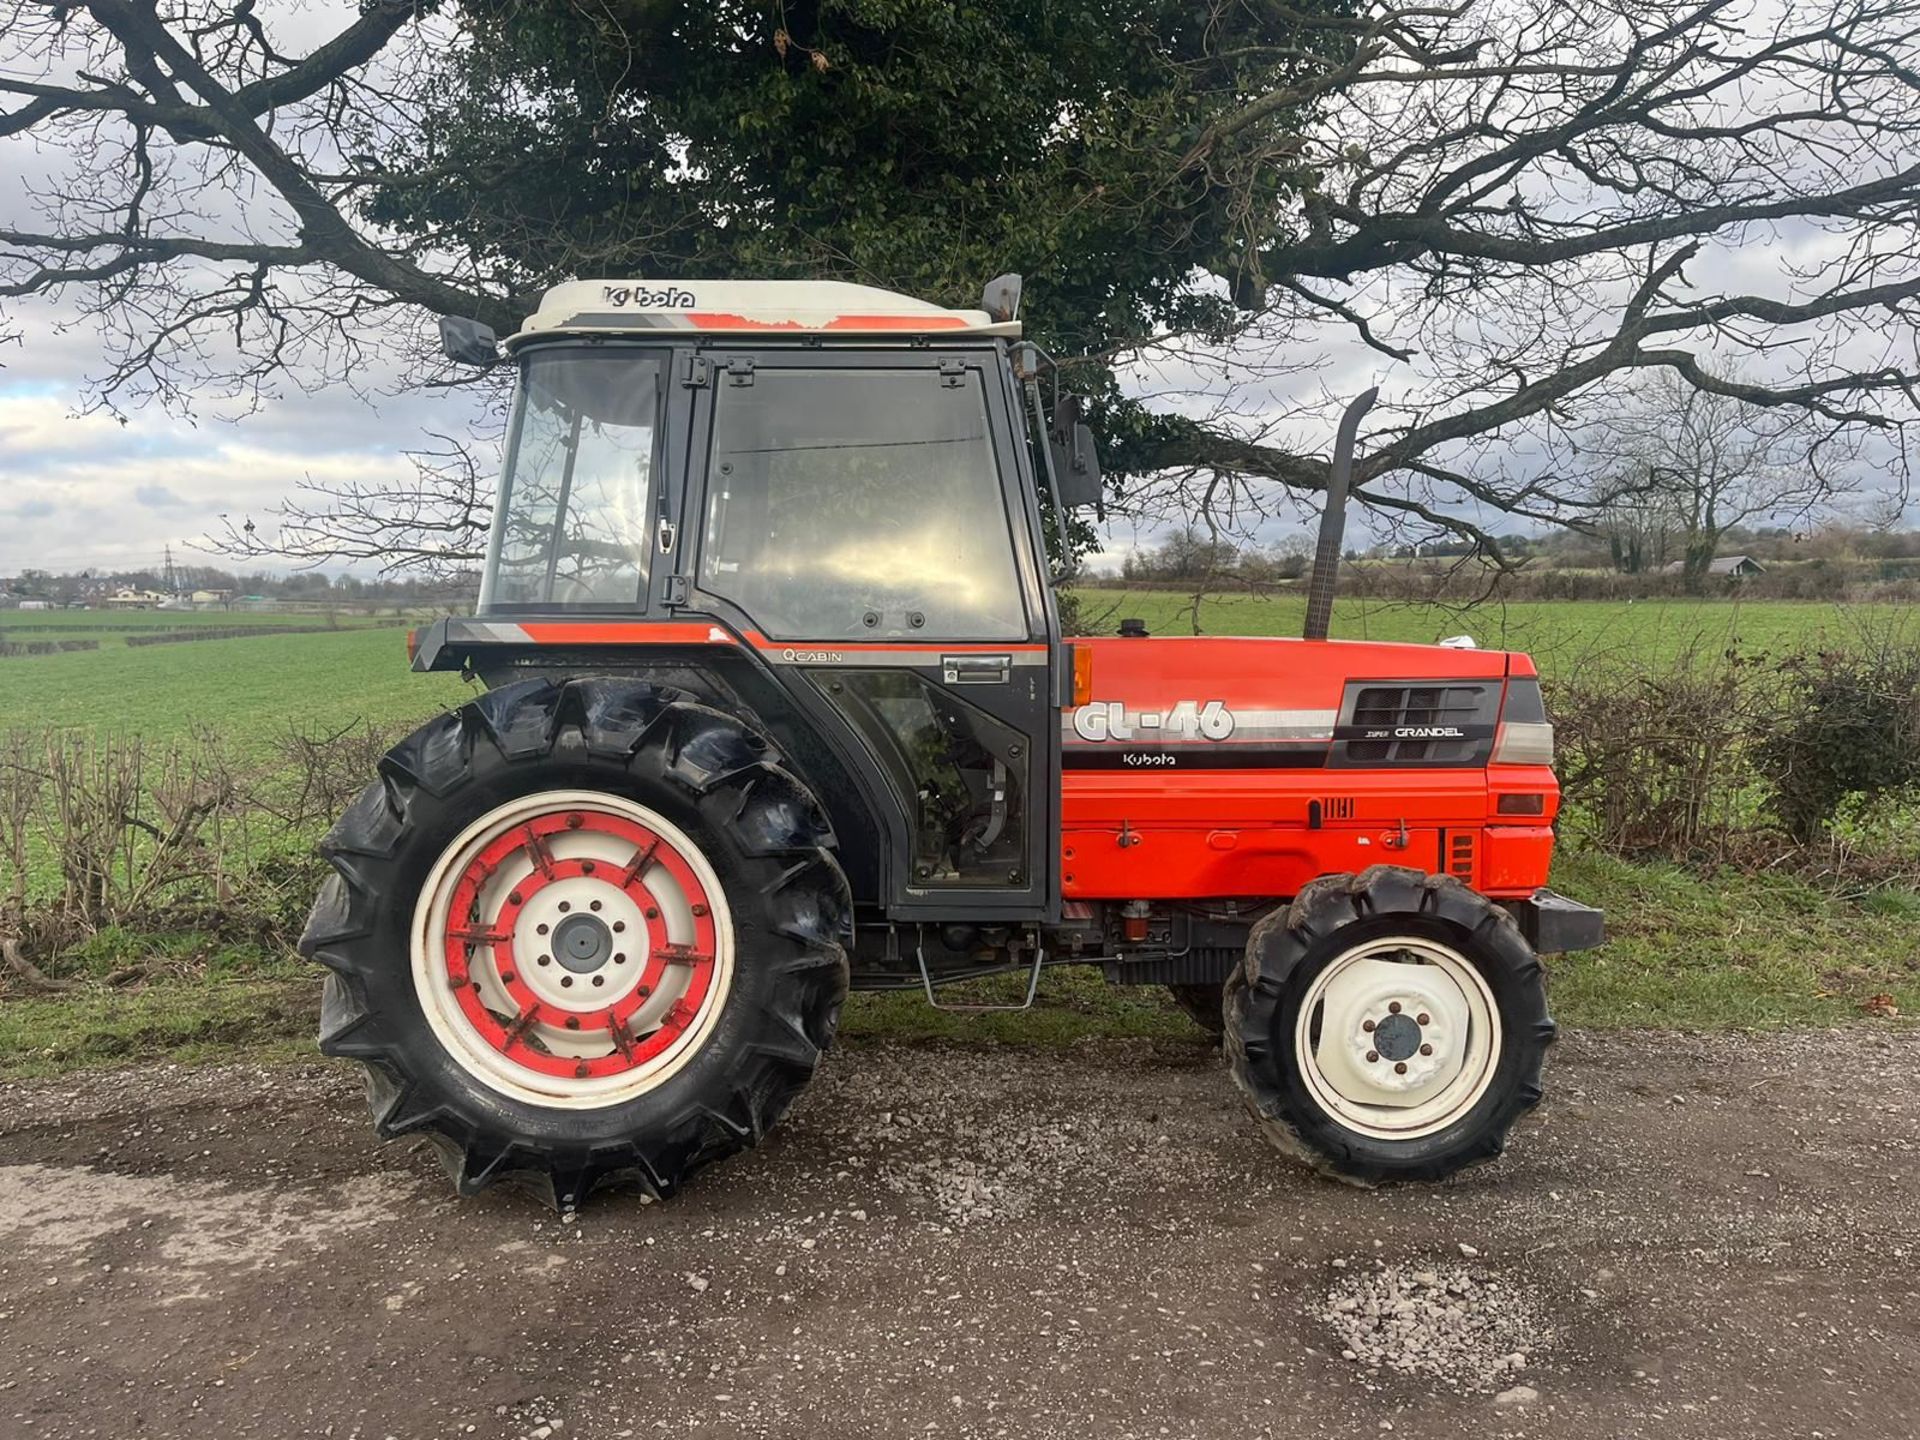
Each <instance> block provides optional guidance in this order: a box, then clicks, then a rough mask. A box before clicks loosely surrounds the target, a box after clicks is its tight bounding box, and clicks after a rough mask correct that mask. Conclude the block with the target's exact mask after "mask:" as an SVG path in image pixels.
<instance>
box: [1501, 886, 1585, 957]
mask: <svg viewBox="0 0 1920 1440" xmlns="http://www.w3.org/2000/svg"><path fill="white" fill-rule="evenodd" d="M1509 908H1510V909H1511V910H1512V912H1513V918H1514V919H1515V920H1517V921H1519V922H1520V933H1521V934H1523V935H1525V936H1526V937H1527V943H1528V944H1529V945H1531V946H1533V948H1534V949H1535V950H1537V951H1539V952H1540V953H1541V954H1543V955H1559V954H1563V953H1564V952H1566V951H1568V950H1591V949H1593V948H1594V947H1595V946H1596V945H1600V944H1603V943H1605V941H1606V938H1607V925H1606V915H1605V913H1604V912H1602V911H1600V910H1596V909H1595V908H1594V907H1593V906H1591V905H1582V904H1581V903H1580V902H1579V901H1578V900H1569V899H1568V898H1567V897H1566V896H1564V895H1561V894H1558V893H1557V892H1555V891H1552V890H1548V889H1546V888H1545V887H1542V888H1541V889H1538V890H1536V891H1534V892H1533V898H1532V899H1531V900H1518V901H1515V902H1514V903H1513V905H1512V906H1510V907H1509Z"/></svg>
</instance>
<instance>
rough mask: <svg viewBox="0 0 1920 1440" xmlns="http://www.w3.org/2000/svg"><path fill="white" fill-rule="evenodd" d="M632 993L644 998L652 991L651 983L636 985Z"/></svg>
mask: <svg viewBox="0 0 1920 1440" xmlns="http://www.w3.org/2000/svg"><path fill="white" fill-rule="evenodd" d="M633 993H634V994H636V995H638V996H639V997H640V998H641V999H642V1000H644V999H646V998H647V996H649V995H651V994H652V993H653V987H652V986H651V985H636V986H635V987H634V991H633Z"/></svg>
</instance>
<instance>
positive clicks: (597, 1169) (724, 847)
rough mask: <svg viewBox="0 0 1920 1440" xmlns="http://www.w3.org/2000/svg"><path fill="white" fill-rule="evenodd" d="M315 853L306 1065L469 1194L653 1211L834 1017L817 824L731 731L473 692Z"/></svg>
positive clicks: (526, 695)
mask: <svg viewBox="0 0 1920 1440" xmlns="http://www.w3.org/2000/svg"><path fill="white" fill-rule="evenodd" d="M381 770H382V776H381V780H380V781H379V783H377V784H375V785H373V786H372V787H370V788H369V789H368V790H367V791H366V793H364V794H363V795H362V796H361V797H360V799H359V801H357V802H356V803H355V805H354V806H353V808H352V809H351V810H349V811H348V813H347V814H346V816H344V817H343V818H342V819H341V821H340V823H339V824H338V825H337V826H335V827H334V830H333V831H332V833H331V834H330V835H329V836H328V837H327V840H326V841H325V842H324V844H323V847H322V848H323V852H324V853H325V854H326V856H327V858H328V859H329V860H330V861H331V862H332V863H333V866H334V868H335V871H336V872H337V873H336V874H335V875H334V876H333V877H332V879H331V880H330V881H329V882H328V885H327V887H326V888H325V890H323V892H322V893H321V896H320V898H319V900H318V901H317V902H316V903H315V906H314V912H313V916H312V918H311V919H310V920H309V922H308V929H307V934H306V936H305V938H304V939H303V941H302V949H303V950H304V951H305V952H306V953H307V954H310V955H312V956H313V957H314V958H316V959H318V960H319V961H321V963H323V964H325V965H326V966H328V967H329V969H330V970H331V971H332V973H331V974H330V975H329V976H328V980H327V988H326V995H325V1002H324V1008H323V1014H322V1023H321V1048H322V1049H323V1050H325V1051H326V1052H327V1053H328V1054H334V1055H346V1056H351V1057H353V1058H355V1059H358V1060H361V1061H362V1062H364V1063H365V1064H366V1066H367V1070H368V1093H369V1096H370V1098H371V1101H372V1106H373V1111H374V1118H375V1122H376V1124H377V1126H378V1128H379V1130H380V1132H381V1133H382V1134H383V1135H389V1136H391V1135H400V1134H407V1133H412V1132H422V1133H424V1134H426V1135H427V1136H428V1137H429V1138H430V1139H431V1140H432V1141H433V1142H434V1144H435V1146H436V1147H437V1148H438V1149H439V1150H440V1152H441V1154H442V1155H443V1156H444V1158H445V1159H446V1161H447V1164H448V1168H449V1170H450V1172H451V1173H452V1174H453V1176H454V1179H455V1181H456V1183H457V1184H458V1186H459V1188H460V1189H461V1190H462V1192H463V1193H470V1192H472V1191H474V1190H477V1189H479V1188H481V1187H483V1186H485V1185H487V1184H489V1183H491V1182H493V1181H495V1180H500V1179H513V1180H517V1181H520V1182H523V1183H526V1184H528V1185H529V1186H530V1187H531V1188H533V1189H534V1190H536V1191H537V1192H539V1193H540V1194H542V1195H543V1196H544V1197H545V1198H546V1199H548V1200H549V1202H550V1203H553V1204H555V1205H558V1206H566V1205H570V1204H574V1203H577V1202H578V1201H579V1200H581V1199H583V1198H584V1197H585V1196H586V1195H587V1193H588V1192H589V1191H590V1190H592V1188H593V1187H594V1186H595V1185H596V1184H598V1183H600V1182H602V1181H607V1180H616V1179H623V1180H631V1181H633V1182H635V1183H637V1184H639V1185H640V1186H641V1187H642V1188H644V1189H646V1190H648V1191H649V1192H651V1193H653V1194H656V1195H663V1196H664V1195H668V1194H671V1193H672V1192H673V1191H674V1190H675V1189H676V1188H677V1187H678V1186H679V1185H680V1184H681V1183H682V1181H684V1180H685V1179H686V1178H687V1177H688V1176H689V1175H691V1174H692V1173H693V1172H694V1171H695V1170H697V1169H699V1168H700V1167H701V1166H702V1165H705V1164H707V1163H710V1162H711V1161H713V1160H716V1159H719V1158H721V1157H722V1156H725V1155H728V1154H731V1153H733V1152H734V1151H736V1150H739V1149H741V1148H744V1147H746V1146H748V1145H751V1144H753V1143H754V1142H755V1141H757V1140H758V1139H759V1138H760V1136H761V1135H763V1134H764V1133H765V1131H766V1130H767V1128H768V1127H769V1126H771V1125H772V1124H773V1123H774V1121H775V1120H777V1119H778V1118H779V1116H780V1115H781V1113H782V1112H783V1111H784V1110H785V1109H786V1107H787V1105H788V1104H789V1103H790V1102H791V1101H792V1099H793V1097H794V1096H795V1095H796V1094H797V1093H798V1091H799V1089H800V1088H801V1086H802V1085H804V1084H805V1082H806V1080H807V1079H808V1078H809V1077H810V1075H811V1074H812V1072H813V1069H814V1066H815V1064H816V1063H817V1062H818V1059H819V1056H820V1054H821V1051H822V1050H823V1049H824V1047H825V1046H826V1045H827V1043H828V1042H829V1041H830V1039H831V1037H832V1034H833V1030H834V1027H835V1025H836V1023H837V1021H838V1017H839V1010H840V1005H841V1002H842V1000H843V999H844V996H845V993H846V983H847V971H846V957H845V952H844V949H843V947H842V943H841V940H842V931H843V930H844V927H845V923H846V917H847V915H848V914H849V913H850V905H849V900H848V896H847V889H846V881H845V879H844V877H843V876H842V875H841V873H840V869H839V867H838V865H836V864H835V863H834V861H833V858H832V855H831V854H830V852H829V849H828V846H829V844H830V842H831V836H830V833H829V831H828V827H827V824H826V821H825V819H824V817H823V815H822V812H821V810H820V807H819V806H818V804H817V803H816V802H815V801H814V799H813V797H812V796H811V795H810V794H808V793H807V791H806V789H805V788H804V787H803V786H802V785H801V784H800V782H799V781H798V780H797V779H795V777H794V776H792V775H791V774H789V773H788V772H787V771H785V770H784V769H782V768H781V767H780V766H779V764H778V763H777V757H776V756H775V755H773V753H772V752H771V750H770V748H769V747H768V745H767V744H766V742H765V741H764V740H762V739H760V738H759V737H757V736H755V735H754V734H752V733H751V732H750V731H748V730H747V729H746V728H745V727H744V726H742V725H741V724H740V723H739V722H738V721H736V720H734V719H733V718H732V717H730V716H727V715H724V714H722V713H720V712H717V711H713V710H709V709H706V708H705V707H702V706H699V705H695V704H692V703H690V702H688V701H687V700H685V699H684V698H682V697H681V696H680V695H679V694H678V693H677V692H672V691H667V690H663V689H659V688H656V687H653V686H650V685H646V684H643V683H638V682H632V681H616V680H590V681H574V682H569V683H567V684H565V685H552V684H549V683H547V682H544V681H531V682H526V683H523V684H518V685H512V686H508V687H505V688H503V689H501V690H497V691H493V692H490V693H489V694H487V695H486V696H483V697H482V698H481V699H480V700H478V701H476V702H474V703H473V704H471V705H468V706H466V707H464V708H463V709H462V710H460V711H458V712H456V713H454V714H451V715H447V716H442V717H440V718H439V719H437V720H435V721H433V722H432V723H430V724H429V725H427V726H425V727H423V728H422V729H421V730H420V731H418V732H416V733H415V734H414V735H413V736H411V737H409V738H408V739H407V740H405V741H403V742H402V743H401V744H400V745H398V746H396V747H395V749H394V750H393V751H392V752H391V753H390V754H389V756H388V757H387V759H386V760H385V761H384V762H383V763H382V767H381Z"/></svg>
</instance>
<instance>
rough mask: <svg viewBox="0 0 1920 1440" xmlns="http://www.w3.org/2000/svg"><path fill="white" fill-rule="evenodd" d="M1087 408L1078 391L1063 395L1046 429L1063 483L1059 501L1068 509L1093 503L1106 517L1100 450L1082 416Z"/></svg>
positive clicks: (1056, 471)
mask: <svg viewBox="0 0 1920 1440" xmlns="http://www.w3.org/2000/svg"><path fill="white" fill-rule="evenodd" d="M1084 410H1085V402H1084V401H1083V400H1081V398H1080V397H1079V396H1078V395H1074V394H1071V393H1069V394H1065V395H1062V396H1061V397H1060V401H1059V403H1058V405H1056V406H1055V408H1054V416H1053V424H1052V426H1051V427H1050V428H1049V429H1048V431H1047V445H1048V448H1050V449H1051V450H1052V451H1053V473H1054V478H1055V479H1056V480H1057V481H1058V482H1059V485H1060V503H1061V504H1062V505H1065V506H1066V507H1067V508H1068V509H1069V510H1077V509H1080V508H1081V507H1083V506H1087V505H1091V506H1093V507H1094V510H1095V512H1096V513H1098V514H1100V515H1101V517H1102V518H1103V519H1104V518H1105V513H1106V506H1105V504H1104V503H1103V502H1104V494H1105V492H1104V489H1103V487H1102V480H1101V475H1100V452H1099V450H1098V448H1097V447H1096V446H1095V445H1094V441H1093V427H1092V426H1090V425H1088V424H1087V422H1086V421H1084V420H1082V419H1081V418H1080V416H1081V415H1082V414H1083V413H1084Z"/></svg>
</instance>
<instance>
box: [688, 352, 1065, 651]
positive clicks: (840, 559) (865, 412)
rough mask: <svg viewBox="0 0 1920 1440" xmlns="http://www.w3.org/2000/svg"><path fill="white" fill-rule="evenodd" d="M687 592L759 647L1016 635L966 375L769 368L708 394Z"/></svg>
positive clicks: (994, 492) (999, 515)
mask: <svg viewBox="0 0 1920 1440" xmlns="http://www.w3.org/2000/svg"><path fill="white" fill-rule="evenodd" d="M700 585H701V588H702V589H704V590H706V591H707V592H708V593H709V594H713V595H719V596H724V597H725V598H726V599H729V600H731V601H733V603H734V604H736V605H738V606H739V607H740V608H741V609H742V610H744V611H745V612H746V613H747V614H748V615H750V616H751V617H752V618H753V619H754V620H755V622H756V623H758V625H759V626H760V628H761V629H762V630H763V631H765V632H766V634H767V635H769V636H770V637H772V638H775V639H781V640H829V639H836V638H842V637H844V638H849V639H852V638H860V637H864V636H873V637H875V638H880V637H896V636H898V637H908V638H912V637H920V638H925V639H929V640H933V639H941V640H1011V639H1020V638H1024V637H1025V635H1026V633H1027V622H1026V615H1025V610H1024V607H1023V606H1022V603H1021V598H1020V586H1019V582H1018V579H1017V577H1016V572H1015V566H1014V553H1013V540H1012V534H1011V531H1010V529H1009V526H1008V520H1007V509H1006V502H1005V499H1004V497H1003V493H1002V490H1001V481H1000V469H999V465H998V463H997V462H996V460H995V458H994V449H993V440H992V437H991V431H990V429H989V425H988V416H987V406H986V400H985V396H984V394H983V392H982V389H981V384H980V375H979V372H978V371H977V370H974V369H968V370H966V371H965V372H963V373H961V374H944V375H943V374H941V373H940V372H939V370H938V369H937V368H936V367H935V366H934V365H932V364H916V365H913V366H911V367H905V366H903V367H899V368H893V369H884V370H882V369H871V370H869V369H851V368H846V369H840V368H836V369H817V370H816V369H807V368H801V367H792V368H789V367H785V366H782V367H777V368H776V367H772V366H766V367H762V368H760V369H759V370H757V371H755V372H754V374H753V376H752V383H751V384H750V385H740V386H734V385H728V386H725V387H723V388H722V389H720V391H719V392H718V394H717V395H716V397H715V411H714V436H713V450H712V457H711V461H710V464H709V469H708V472H707V515H706V525H705V530H704V533H703V535H702V544H701V551H700Z"/></svg>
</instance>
